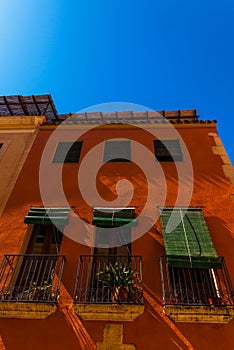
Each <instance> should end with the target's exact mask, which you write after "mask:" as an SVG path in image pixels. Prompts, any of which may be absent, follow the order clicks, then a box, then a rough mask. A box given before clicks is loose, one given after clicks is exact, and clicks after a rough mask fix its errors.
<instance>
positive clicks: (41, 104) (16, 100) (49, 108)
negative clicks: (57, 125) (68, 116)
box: [0, 95, 58, 119]
mask: <svg viewBox="0 0 234 350" xmlns="http://www.w3.org/2000/svg"><path fill="white" fill-rule="evenodd" d="M14 115H15V116H33V115H43V116H46V117H47V119H58V113H57V110H56V107H55V105H54V102H53V99H52V97H51V95H32V96H22V95H13V96H0V116H14Z"/></svg>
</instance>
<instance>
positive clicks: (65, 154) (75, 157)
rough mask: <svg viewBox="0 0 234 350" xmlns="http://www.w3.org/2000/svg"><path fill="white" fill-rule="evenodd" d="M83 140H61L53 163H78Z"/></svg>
mask: <svg viewBox="0 0 234 350" xmlns="http://www.w3.org/2000/svg"><path fill="white" fill-rule="evenodd" d="M81 147H82V142H81V141H76V142H59V143H58V146H57V149H56V152H55V155H54V159H53V163H78V162H79V159H80V152H81Z"/></svg>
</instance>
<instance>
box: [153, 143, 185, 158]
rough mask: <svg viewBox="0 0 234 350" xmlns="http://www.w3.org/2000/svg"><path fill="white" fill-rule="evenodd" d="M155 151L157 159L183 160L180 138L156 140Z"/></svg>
mask: <svg viewBox="0 0 234 350" xmlns="http://www.w3.org/2000/svg"><path fill="white" fill-rule="evenodd" d="M154 152H155V157H156V159H157V160H158V161H161V162H173V161H182V160H183V154H182V151H181V147H180V141H179V140H154Z"/></svg>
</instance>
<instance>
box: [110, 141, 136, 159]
mask: <svg viewBox="0 0 234 350" xmlns="http://www.w3.org/2000/svg"><path fill="white" fill-rule="evenodd" d="M130 161H131V144H130V141H128V140H127V141H106V142H105V148H104V162H130Z"/></svg>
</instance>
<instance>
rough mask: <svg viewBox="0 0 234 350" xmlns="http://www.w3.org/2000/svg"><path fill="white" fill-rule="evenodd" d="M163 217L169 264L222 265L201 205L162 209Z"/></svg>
mask: <svg viewBox="0 0 234 350" xmlns="http://www.w3.org/2000/svg"><path fill="white" fill-rule="evenodd" d="M160 217H161V223H162V230H163V237H164V244H165V249H166V255H167V264H168V265H169V266H177V267H193V268H216V269H217V268H221V267H222V262H221V261H220V259H219V257H218V255H217V252H216V250H215V247H214V245H213V242H212V239H211V236H210V233H209V230H208V227H207V225H206V222H205V219H204V216H203V213H202V210H201V209H200V208H192V209H191V208H189V209H187V210H186V209H183V208H162V209H161V216H160Z"/></svg>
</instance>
